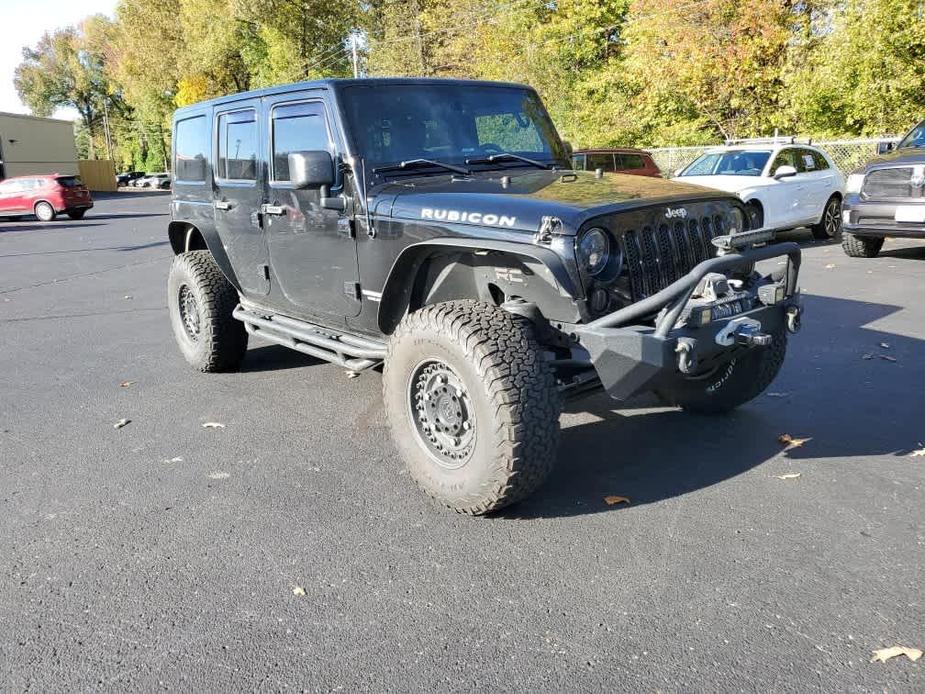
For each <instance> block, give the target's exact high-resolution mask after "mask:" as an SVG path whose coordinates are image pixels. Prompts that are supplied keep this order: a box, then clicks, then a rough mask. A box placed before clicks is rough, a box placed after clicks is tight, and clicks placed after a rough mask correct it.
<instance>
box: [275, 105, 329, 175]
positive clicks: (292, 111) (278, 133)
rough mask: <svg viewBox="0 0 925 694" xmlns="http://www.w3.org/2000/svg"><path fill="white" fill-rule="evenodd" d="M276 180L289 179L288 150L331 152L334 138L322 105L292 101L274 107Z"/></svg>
mask: <svg viewBox="0 0 925 694" xmlns="http://www.w3.org/2000/svg"><path fill="white" fill-rule="evenodd" d="M271 118H272V127H273V172H272V175H271V179H272V180H274V181H288V180H290V179H289V153H290V152H308V151H312V150H325V151H328V152H330V151H331V139H330V137H329V136H328V128H327V125H326V123H325V119H324V110H323V107H322V106H321V105H320V104H317V103H313V104H291V105H287V106H277V107H276V108H274V109H273V115H272V117H271Z"/></svg>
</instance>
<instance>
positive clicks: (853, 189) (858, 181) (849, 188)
mask: <svg viewBox="0 0 925 694" xmlns="http://www.w3.org/2000/svg"><path fill="white" fill-rule="evenodd" d="M863 185H864V174H851V175H850V176H848V181H847V182H846V183H845V192H846V193H860V192H861V186H863Z"/></svg>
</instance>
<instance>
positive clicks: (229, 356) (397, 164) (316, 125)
mask: <svg viewBox="0 0 925 694" xmlns="http://www.w3.org/2000/svg"><path fill="white" fill-rule="evenodd" d="M173 147H174V152H173V156H174V166H173V181H172V183H173V186H172V189H173V194H172V197H173V199H172V206H171V212H172V220H171V222H170V225H169V229H168V234H169V237H170V242H171V245H172V247H173V250H174V252H175V253H176V258H175V259H174V262H173V265H172V267H171V271H170V275H169V279H168V305H169V309H170V317H171V321H172V325H173V331H174V334H175V336H176V339H177V342H178V344H179V346H180V349H181V351H182V352H183V354H184V356H185V357H186V359H187V360H188V361H189V362H190V363H191V364H193V365H194V366H195V367H196V368H198V369H200V370H201V371H220V370H233V369H235V368H236V367H237V366H238V365H239V364H240V362H241V360H242V359H243V358H244V355H245V350H246V347H247V342H248V337H249V336H250V335H254V336H257V337H259V338H262V339H264V340H268V341H270V342H275V343H279V344H283V345H286V346H288V347H291V348H293V349H296V350H299V351H301V352H304V353H306V354H310V355H312V356H315V357H319V358H321V359H325V360H328V361H331V362H333V363H335V364H338V365H340V366H341V367H343V368H344V369H346V370H347V371H348V372H349V373H350V374H355V373H358V372H361V371H365V370H368V369H372V368H374V367H379V366H381V367H382V372H383V376H382V380H383V397H384V400H385V413H386V416H387V417H388V420H389V423H390V426H391V430H392V433H393V438H394V440H395V444H396V446H397V448H398V450H399V451H400V453H401V455H402V457H403V458H404V460H405V462H406V464H407V466H408V469H409V471H410V473H411V475H412V477H413V479H415V480H416V482H417V483H418V484H419V485H420V486H421V487H422V488H423V489H424V490H425V491H426V492H427V493H429V494H431V495H432V496H434V497H436V498H437V499H439V500H440V501H441V502H443V503H444V504H446V505H448V506H450V507H451V508H454V509H456V510H458V511H460V512H464V513H472V514H482V513H487V512H490V511H493V510H496V509H499V508H501V507H503V506H505V505H507V504H509V503H511V502H514V501H516V500H518V499H521V498H523V497H524V496H526V495H527V494H529V493H531V492H532V491H533V490H534V489H536V488H537V486H538V485H539V484H540V483H541V482H542V481H543V479H544V478H545V477H546V476H547V474H548V473H549V471H550V469H551V467H552V465H553V462H554V461H555V458H556V454H557V453H556V448H557V441H558V434H559V423H558V419H559V413H560V408H561V404H562V402H563V400H564V399H566V398H573V397H579V396H581V395H584V394H587V393H589V392H593V391H596V390H600V389H602V388H603V389H605V390H606V391H607V392H608V393H609V394H610V395H611V396H613V397H614V398H617V399H619V400H625V399H627V398H629V397H631V396H634V395H636V394H638V393H643V392H655V393H657V394H658V395H659V396H660V397H662V398H663V399H664V400H665V401H667V402H670V403H675V404H677V405H680V406H681V407H684V408H686V409H688V410H692V411H698V412H720V411H725V410H729V409H731V408H734V407H736V406H737V405H739V404H741V403H744V402H746V401H748V400H750V399H751V398H753V397H755V396H756V395H758V394H759V393H761V392H762V391H763V390H764V389H765V388H766V387H767V386H768V384H769V383H770V382H771V380H772V379H773V378H774V376H775V375H776V374H777V372H778V370H779V368H780V366H781V363H782V361H783V358H784V353H785V350H786V344H787V333H788V331H790V332H795V331H796V330H797V328H798V327H799V316H800V307H799V301H798V298H799V297H798V291H797V284H796V282H797V272H798V267H799V260H800V252H799V249H798V247H797V246H796V245H795V244H793V243H783V244H778V245H773V246H769V245H767V242H768V241H770V239H771V234H770V233H769V232H764V231H749V229H748V227H747V219H746V215H745V213H744V209H743V206H742V204H741V203H740V202H739V201H738V200H737V199H736V198H735V197H734V196H732V195H729V194H727V193H722V192H718V191H711V190H707V189H704V188H701V187H696V186H691V185H686V184H683V183H676V182H669V181H665V180H661V179H654V178H643V177H639V176H629V175H620V174H605V173H602V172H600V171H598V172H585V171H572V170H571V169H570V160H569V148H568V147H567V145H566V144H565V143H563V141H562V140H561V139H560V138H559V135H558V134H557V133H556V129H555V127H554V126H553V123H552V121H551V120H550V118H549V115H548V114H547V112H546V110H545V108H544V107H543V104H542V102H541V100H540V98H539V97H538V96H537V94H536V93H535V92H534V91H533V90H532V89H530V88H529V87H526V86H522V85H517V84H501V83H493V82H474V81H461V80H437V79H375V80H374V79H360V80H324V81H320V82H308V83H301V84H292V85H286V86H281V87H274V88H271V89H264V90H260V91H255V92H248V93H243V94H235V95H232V96H228V97H225V98H221V99H215V100H212V101H207V102H204V103H200V104H196V105H193V106H189V107H186V108H183V109H180V110H179V111H177V112H176V114H175V116H174V125H173ZM776 256H782V257H785V258H787V263H786V264H785V265H783V266H782V268H781V269H780V270H778V271H777V272H776V273H775V274H774V275H773V276H762V275H760V274H759V273H757V272H756V271H755V269H754V268H755V263H756V262H757V261H760V260H763V259H769V258H772V257H776Z"/></svg>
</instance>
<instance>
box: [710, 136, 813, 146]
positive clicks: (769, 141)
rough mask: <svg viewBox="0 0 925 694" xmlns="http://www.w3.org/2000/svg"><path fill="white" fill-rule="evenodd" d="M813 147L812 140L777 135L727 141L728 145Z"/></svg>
mask: <svg viewBox="0 0 925 694" xmlns="http://www.w3.org/2000/svg"><path fill="white" fill-rule="evenodd" d="M797 144H800V145H811V144H813V140H812V138H807V139H805V140H801V139H799V138H797V137H796V136H795V135H775V136H774V137H744V138H737V139H731V138H730V139H727V140H726V145H727V146H728V145H797Z"/></svg>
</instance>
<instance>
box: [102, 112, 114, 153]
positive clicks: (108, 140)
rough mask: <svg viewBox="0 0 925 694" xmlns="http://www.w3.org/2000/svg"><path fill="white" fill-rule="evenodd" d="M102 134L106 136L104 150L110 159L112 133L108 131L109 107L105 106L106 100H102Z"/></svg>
mask: <svg viewBox="0 0 925 694" xmlns="http://www.w3.org/2000/svg"><path fill="white" fill-rule="evenodd" d="M103 135H104V136H105V138H106V151H107V153H108V154H109V160H110V161H112V160H113V158H112V135H110V132H109V108H108V107H107V106H106V100H105V99H104V100H103Z"/></svg>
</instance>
